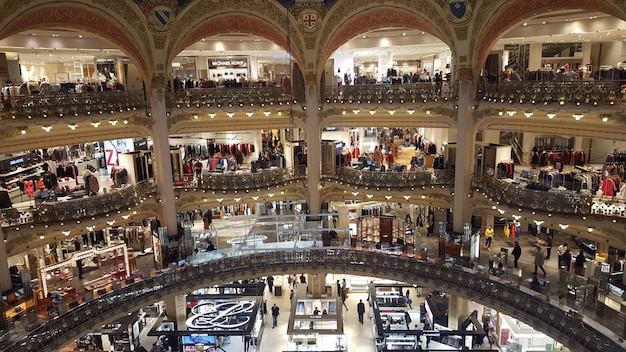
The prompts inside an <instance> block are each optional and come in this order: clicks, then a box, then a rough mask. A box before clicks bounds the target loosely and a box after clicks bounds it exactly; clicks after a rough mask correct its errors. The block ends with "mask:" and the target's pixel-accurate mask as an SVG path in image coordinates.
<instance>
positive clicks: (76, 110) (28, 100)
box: [0, 90, 146, 119]
mask: <svg viewBox="0 0 626 352" xmlns="http://www.w3.org/2000/svg"><path fill="white" fill-rule="evenodd" d="M145 106H146V97H145V95H144V92H143V91H137V90H135V91H115V92H97V93H55V94H33V95H17V96H10V97H8V98H4V100H3V104H1V105H0V109H1V110H0V111H1V112H2V114H5V115H8V116H10V117H11V118H13V119H31V118H47V117H76V116H80V115H92V114H101V113H106V114H112V113H116V112H124V111H132V110H137V109H142V108H145Z"/></svg>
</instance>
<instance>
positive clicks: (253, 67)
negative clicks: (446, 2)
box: [248, 56, 259, 81]
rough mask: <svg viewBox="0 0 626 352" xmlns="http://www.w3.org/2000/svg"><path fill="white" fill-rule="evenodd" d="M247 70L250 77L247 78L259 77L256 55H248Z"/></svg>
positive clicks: (254, 78)
mask: <svg viewBox="0 0 626 352" xmlns="http://www.w3.org/2000/svg"><path fill="white" fill-rule="evenodd" d="M248 72H249V74H250V77H248V80H251V81H256V80H258V79H259V59H258V57H256V56H248Z"/></svg>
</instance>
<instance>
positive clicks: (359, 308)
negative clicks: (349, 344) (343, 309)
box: [356, 299, 365, 324]
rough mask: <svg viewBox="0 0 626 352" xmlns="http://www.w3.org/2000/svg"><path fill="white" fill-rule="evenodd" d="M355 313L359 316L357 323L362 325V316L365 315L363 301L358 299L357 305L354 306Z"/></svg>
mask: <svg viewBox="0 0 626 352" xmlns="http://www.w3.org/2000/svg"><path fill="white" fill-rule="evenodd" d="M356 312H357V313H358V314H359V323H361V324H363V315H364V314H365V304H364V303H363V300H362V299H360V300H359V303H358V304H357V305H356Z"/></svg>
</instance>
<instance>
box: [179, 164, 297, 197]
mask: <svg viewBox="0 0 626 352" xmlns="http://www.w3.org/2000/svg"><path fill="white" fill-rule="evenodd" d="M305 177H306V173H304V172H301V173H294V172H293V170H292V169H289V168H285V169H282V168H274V169H269V170H260V171H258V172H254V173H251V172H241V173H236V172H233V173H230V172H228V173H217V172H216V173H209V174H208V175H206V174H205V175H203V176H202V178H198V177H197V176H196V175H190V174H185V175H182V176H178V177H176V182H174V187H175V188H196V189H206V190H212V191H242V190H251V189H259V188H266V187H275V186H278V185H281V184H284V183H285V182H287V181H293V180H296V179H299V178H305Z"/></svg>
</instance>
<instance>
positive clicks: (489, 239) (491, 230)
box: [485, 225, 495, 251]
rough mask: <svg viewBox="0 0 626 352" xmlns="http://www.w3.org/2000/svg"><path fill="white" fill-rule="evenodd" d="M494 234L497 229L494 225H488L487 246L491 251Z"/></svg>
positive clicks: (486, 233) (486, 231)
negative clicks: (494, 228)
mask: <svg viewBox="0 0 626 352" xmlns="http://www.w3.org/2000/svg"><path fill="white" fill-rule="evenodd" d="M494 235H495V231H494V230H493V226H491V225H489V226H487V228H486V229H485V248H486V249H487V250H489V251H490V250H491V241H492V240H493V236H494Z"/></svg>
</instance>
